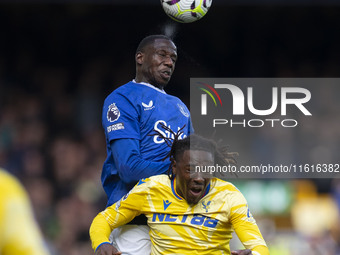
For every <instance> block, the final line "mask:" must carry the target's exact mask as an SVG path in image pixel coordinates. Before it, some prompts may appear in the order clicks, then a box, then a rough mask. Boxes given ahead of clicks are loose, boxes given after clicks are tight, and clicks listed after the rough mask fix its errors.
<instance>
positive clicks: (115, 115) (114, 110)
mask: <svg viewBox="0 0 340 255" xmlns="http://www.w3.org/2000/svg"><path fill="white" fill-rule="evenodd" d="M106 117H107V120H108V121H110V122H114V121H116V120H118V119H119V117H120V111H119V109H118V107H117V106H116V104H115V103H113V104H110V105H109V109H108V110H107V115H106Z"/></svg>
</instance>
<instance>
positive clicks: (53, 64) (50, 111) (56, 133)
mask: <svg viewBox="0 0 340 255" xmlns="http://www.w3.org/2000/svg"><path fill="white" fill-rule="evenodd" d="M25 2H26V3H16V4H10V3H8V2H7V3H6V4H5V3H0V38H1V39H0V166H1V167H3V168H5V169H7V170H8V171H9V172H11V173H13V174H14V175H16V176H17V177H18V178H19V179H20V180H21V182H22V183H23V184H24V186H25V187H26V189H27V191H28V193H29V195H30V198H31V201H32V204H33V208H34V211H35V215H36V218H37V221H38V223H39V225H40V228H41V230H42V232H43V234H44V237H45V240H46V242H47V244H48V247H49V248H50V251H51V254H52V255H84V254H93V251H92V250H91V245H90V242H89V236H88V229H89V225H90V223H91V221H92V219H93V217H94V216H95V215H96V214H97V213H98V212H99V211H100V210H102V209H103V208H104V207H105V204H106V197H105V195H104V192H103V189H102V187H101V183H100V173H101V167H102V164H103V162H104V160H105V157H106V147H105V139H104V134H103V130H102V127H101V110H102V103H103V100H104V98H105V97H106V96H107V95H108V94H109V93H110V92H111V91H112V90H114V89H115V88H117V87H118V86H120V85H122V84H124V83H126V82H127V81H129V80H131V79H133V78H134V74H135V63H134V54H135V49H136V47H137V45H138V43H139V41H140V40H141V39H142V38H143V37H144V36H146V35H148V34H153V33H168V34H172V35H173V36H174V41H175V42H176V44H177V46H178V54H179V60H178V63H177V66H176V71H175V74H174V76H173V78H172V80H171V82H170V83H169V87H168V88H167V92H168V93H170V94H175V95H177V96H178V97H180V98H181V99H182V100H183V101H184V102H185V103H186V104H187V105H188V106H189V95H190V91H189V83H190V77H339V76H340V47H339V45H340V36H339V35H340V33H339V26H340V6H330V5H328V6H323V5H321V4H320V5H317V4H316V5H313V6H308V5H289V6H286V5H284V4H280V5H258V6H256V5H251V6H250V5H237V4H235V3H234V4H230V5H228V4H226V3H224V4H221V1H216V4H215V5H214V3H213V5H212V7H211V10H210V11H209V13H208V14H207V16H206V17H205V18H204V19H202V20H201V21H198V22H195V23H192V24H177V23H175V22H173V21H171V20H170V19H169V18H168V17H167V16H166V15H165V14H164V13H163V10H162V8H161V6H160V4H158V1H157V4H155V3H152V4H151V3H150V4H145V5H143V4H141V3H140V2H139V4H134V3H131V4H129V5H128V4H123V5H118V4H115V3H114V1H113V2H112V3H108V2H105V3H100V4H96V3H95V1H93V2H91V1H86V3H81V1H78V2H77V3H73V4H71V3H67V1H64V3H62V4H57V3H56V2H54V3H50V4H48V3H41V2H40V3H34V1H31V2H29V1H25ZM136 2H137V1H136ZM148 3H149V2H148ZM319 91H320V97H321V98H323V99H322V101H321V102H327V104H326V105H325V106H324V107H323V108H322V109H323V111H324V113H323V114H322V116H323V119H322V123H321V124H318V125H317V123H315V127H312V128H311V129H308V130H306V138H305V140H304V141H310V140H311V137H313V138H315V139H319V140H320V141H323V142H324V144H325V145H324V147H325V148H326V149H327V151H328V154H327V151H326V152H324V150H321V151H320V150H319V151H316V152H315V153H314V154H308V153H309V149H308V148H309V147H308V146H309V144H308V143H307V144H306V146H305V147H304V150H295V151H294V154H295V155H294V156H295V157H300V156H301V157H303V156H305V154H308V155H312V156H314V157H316V158H317V157H324V156H325V155H329V151H331V160H333V162H334V163H340V160H339V159H340V158H339V155H340V149H339V148H340V146H339V144H340V128H339V127H340V123H339V122H340V119H339V114H340V106H339V100H338V97H339V96H340V95H339V94H338V92H339V91H338V90H335V91H334V90H328V89H327V87H325V88H320V90H319ZM320 100H321V99H320ZM239 139H242V138H241V137H240V138H239ZM252 139H253V140H254V154H256V153H258V151H257V150H260V149H261V146H262V144H264V145H263V146H268V144H270V141H281V142H287V141H288V140H287V137H285V136H284V135H282V133H276V132H275V130H274V129H273V130H271V131H269V130H265V132H263V133H261V134H260V133H259V134H258V136H256V137H253V138H252ZM261 140H263V141H267V143H261ZM300 142H301V139H296V140H295V139H293V138H291V137H290V139H289V143H286V144H285V145H282V146H289V147H292V148H293V147H298V144H297V143H300ZM255 148H256V149H255ZM267 149H268V147H267ZM262 156H266V155H265V154H262ZM236 183H237V185H238V186H239V187H240V189H241V190H242V192H243V193H244V194H245V196H246V198H247V199H248V201H249V204H250V208H251V209H252V211H253V214H254V215H255V217H256V218H257V219H258V223H259V225H260V228H261V230H262V232H263V234H264V237H265V239H266V240H267V242H268V245H269V247H270V250H271V254H273V255H275V254H280V255H281V254H282V255H286V254H321V253H322V254H325V255H333V254H335V255H336V254H340V248H339V247H340V246H339V245H340V227H339V226H340V223H339V205H340V182H339V181H338V180H337V179H334V180H329V179H326V180H315V179H313V180H305V179H304V180H301V179H298V180H264V181H261V180H238V181H237V182H236ZM233 245H234V247H237V246H238V244H237V242H235V243H234V242H233Z"/></svg>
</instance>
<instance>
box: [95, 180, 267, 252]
mask: <svg viewBox="0 0 340 255" xmlns="http://www.w3.org/2000/svg"><path fill="white" fill-rule="evenodd" d="M175 187H176V179H174V180H172V181H171V180H170V179H169V177H168V176H167V175H158V176H153V177H150V178H147V179H142V180H140V181H139V182H138V184H137V185H136V186H135V187H134V188H133V189H132V190H131V191H130V192H129V193H128V194H127V195H125V196H124V197H123V198H122V199H121V200H120V201H118V202H117V203H116V204H114V205H112V206H110V207H108V208H107V209H106V210H105V211H103V212H102V213H100V214H99V215H98V216H97V217H96V218H95V220H94V223H93V224H92V226H91V230H90V235H91V240H92V242H93V248H97V246H98V245H100V244H101V243H103V242H108V239H107V235H108V233H110V231H111V229H113V228H116V227H118V226H121V225H123V224H125V223H127V222H129V221H130V220H131V219H133V218H134V217H135V216H137V215H139V214H145V215H146V216H147V218H148V225H149V226H150V238H151V241H152V247H151V254H207V255H208V254H209V255H214V254H230V248H229V241H230V239H231V237H232V236H231V234H232V232H233V230H235V232H236V234H237V235H238V237H239V238H240V240H241V241H242V243H243V244H244V246H245V247H246V248H248V249H252V250H253V251H254V252H253V253H254V254H261V255H265V254H269V252H268V249H267V246H266V243H265V241H264V240H263V238H262V235H261V233H260V231H259V229H258V227H257V225H256V222H255V220H254V218H253V216H252V215H251V213H250V211H249V208H248V206H247V202H246V200H245V198H244V197H243V195H242V194H241V192H240V191H239V190H238V189H237V188H236V187H235V186H234V185H233V184H231V183H229V182H225V181H222V180H220V179H217V178H214V179H212V180H211V181H210V184H209V185H208V187H207V191H206V194H205V195H204V197H203V198H202V199H201V200H200V201H199V202H198V203H197V204H196V205H193V206H191V205H189V204H188V203H187V202H186V200H184V199H183V198H182V197H181V196H179V195H178V194H177V193H176V190H175ZM96 219H97V220H96ZM105 219H106V221H107V222H108V224H109V225H110V227H111V229H110V230H103V227H102V226H103V220H105ZM99 225H101V226H99ZM97 227H98V228H101V230H103V231H101V233H103V232H105V235H99V234H98V233H99V232H100V231H97V230H98V229H97ZM104 236H106V238H105V237H104Z"/></svg>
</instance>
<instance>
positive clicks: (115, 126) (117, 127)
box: [107, 123, 124, 133]
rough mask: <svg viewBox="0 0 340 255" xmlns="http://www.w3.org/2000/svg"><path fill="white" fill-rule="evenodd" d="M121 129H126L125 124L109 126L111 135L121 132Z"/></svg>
mask: <svg viewBox="0 0 340 255" xmlns="http://www.w3.org/2000/svg"><path fill="white" fill-rule="evenodd" d="M120 129H124V123H117V124H113V125H111V126H108V127H107V132H108V133H110V132H111V131H116V130H120Z"/></svg>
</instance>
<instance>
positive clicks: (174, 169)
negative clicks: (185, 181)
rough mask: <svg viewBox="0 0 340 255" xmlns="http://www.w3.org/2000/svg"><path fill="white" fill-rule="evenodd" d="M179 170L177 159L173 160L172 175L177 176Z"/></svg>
mask: <svg viewBox="0 0 340 255" xmlns="http://www.w3.org/2000/svg"><path fill="white" fill-rule="evenodd" d="M176 171H177V162H176V160H173V161H172V175H173V176H175V175H176Z"/></svg>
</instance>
